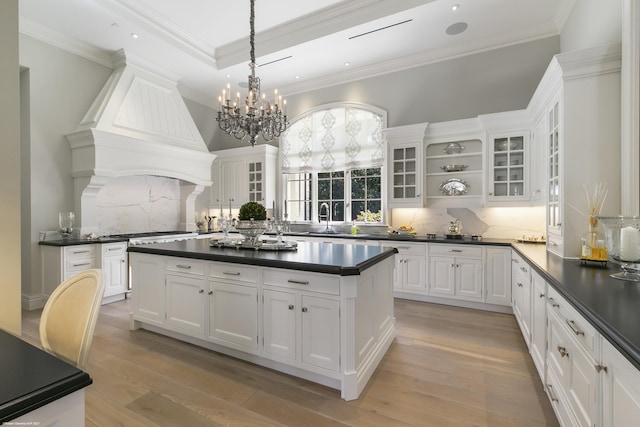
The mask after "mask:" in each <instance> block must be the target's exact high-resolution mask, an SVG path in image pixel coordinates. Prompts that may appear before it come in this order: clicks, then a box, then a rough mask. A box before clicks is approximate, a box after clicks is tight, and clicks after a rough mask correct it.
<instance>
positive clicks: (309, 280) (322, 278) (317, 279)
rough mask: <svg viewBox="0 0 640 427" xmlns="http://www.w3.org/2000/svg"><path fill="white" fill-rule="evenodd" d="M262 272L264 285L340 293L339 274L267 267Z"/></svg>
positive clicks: (333, 293)
mask: <svg viewBox="0 0 640 427" xmlns="http://www.w3.org/2000/svg"><path fill="white" fill-rule="evenodd" d="M263 274H264V275H263V282H264V284H265V285H270V286H278V287H287V288H293V289H300V290H309V291H313V292H321V293H325V294H332V295H340V277H339V276H335V277H332V276H329V275H324V274H313V273H306V272H303V271H293V270H288V271H281V270H269V269H265V270H264V273H263Z"/></svg>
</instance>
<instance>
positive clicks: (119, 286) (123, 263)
mask: <svg viewBox="0 0 640 427" xmlns="http://www.w3.org/2000/svg"><path fill="white" fill-rule="evenodd" d="M100 250H101V252H102V257H101V260H102V271H103V272H104V277H105V286H104V299H103V302H113V301H118V300H121V299H124V296H125V294H126V292H127V291H128V290H129V261H128V257H127V242H117V243H104V244H101V245H100Z"/></svg>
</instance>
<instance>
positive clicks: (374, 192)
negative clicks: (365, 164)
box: [367, 176, 382, 199]
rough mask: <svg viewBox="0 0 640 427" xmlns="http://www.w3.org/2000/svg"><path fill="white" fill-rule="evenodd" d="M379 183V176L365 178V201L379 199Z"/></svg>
mask: <svg viewBox="0 0 640 427" xmlns="http://www.w3.org/2000/svg"><path fill="white" fill-rule="evenodd" d="M380 181H381V178H380V177H379V176H376V177H371V178H367V199H379V198H380V197H381V195H382V193H381V192H380V185H381V182H380Z"/></svg>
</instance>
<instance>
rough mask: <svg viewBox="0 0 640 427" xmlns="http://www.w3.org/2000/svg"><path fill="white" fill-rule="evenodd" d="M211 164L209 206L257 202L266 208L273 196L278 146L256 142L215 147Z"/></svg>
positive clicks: (271, 201)
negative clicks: (226, 147)
mask: <svg viewBox="0 0 640 427" xmlns="http://www.w3.org/2000/svg"><path fill="white" fill-rule="evenodd" d="M215 154H216V155H217V157H216V159H215V160H214V162H213V167H212V179H213V185H212V186H211V204H212V206H211V207H214V208H215V207H217V206H218V205H220V206H224V207H225V208H227V207H228V206H229V205H231V206H232V207H233V208H239V207H240V206H242V205H243V204H244V203H247V202H258V203H260V204H262V205H263V206H264V207H266V208H269V207H271V206H272V204H273V202H274V201H275V200H276V175H277V171H276V167H277V158H278V148H277V147H274V146H272V145H267V144H264V145H256V146H255V147H240V148H232V149H229V150H221V151H216V152H215Z"/></svg>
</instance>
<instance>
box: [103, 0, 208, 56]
mask: <svg viewBox="0 0 640 427" xmlns="http://www.w3.org/2000/svg"><path fill="white" fill-rule="evenodd" d="M96 1H98V2H99V3H101V4H102V5H103V6H104V7H106V8H107V9H110V10H112V11H113V12H114V13H116V14H119V12H124V13H125V14H126V15H127V16H128V17H129V18H131V19H132V20H134V21H135V22H137V23H139V24H140V25H142V26H144V28H146V29H147V30H148V31H149V32H151V33H153V34H154V35H155V36H157V37H158V38H161V39H164V40H166V41H167V42H169V43H171V44H172V45H174V46H176V47H177V48H179V49H183V50H187V51H188V52H190V54H192V55H193V56H194V57H196V58H198V59H199V60H201V61H203V62H204V63H205V64H208V65H212V66H215V65H216V60H215V49H214V48H213V47H212V46H211V45H209V44H208V43H206V42H205V41H204V40H202V39H200V38H198V37H196V36H194V35H193V34H192V33H190V32H189V31H185V29H184V28H182V27H180V26H178V25H176V24H175V23H173V22H172V21H171V20H169V19H167V18H165V17H164V16H163V15H161V14H160V13H158V12H157V11H156V10H155V9H153V8H151V7H149V6H147V5H146V4H144V3H143V2H141V1H139V0H96Z"/></svg>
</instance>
